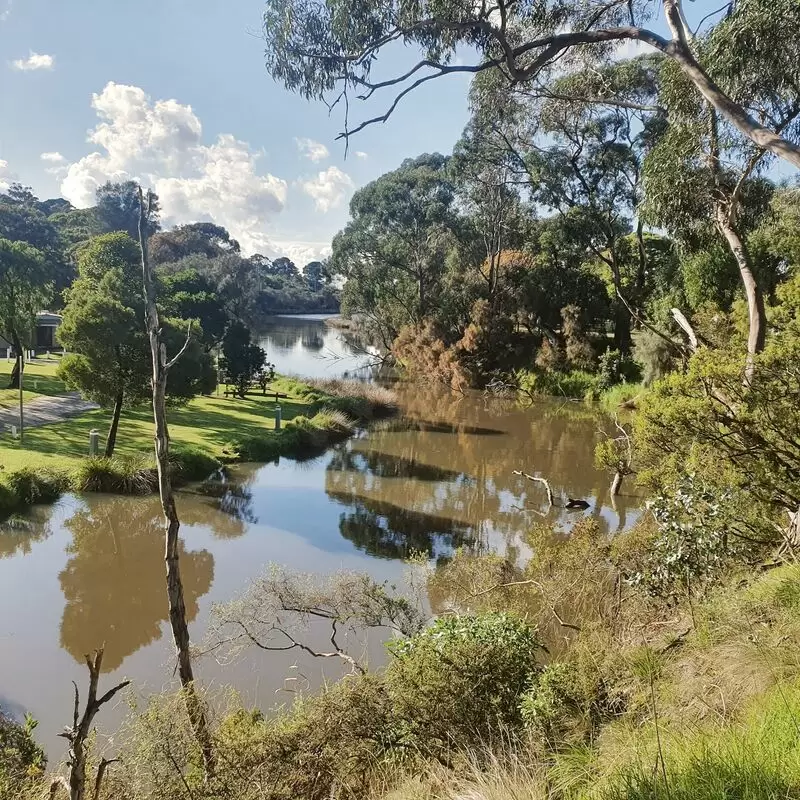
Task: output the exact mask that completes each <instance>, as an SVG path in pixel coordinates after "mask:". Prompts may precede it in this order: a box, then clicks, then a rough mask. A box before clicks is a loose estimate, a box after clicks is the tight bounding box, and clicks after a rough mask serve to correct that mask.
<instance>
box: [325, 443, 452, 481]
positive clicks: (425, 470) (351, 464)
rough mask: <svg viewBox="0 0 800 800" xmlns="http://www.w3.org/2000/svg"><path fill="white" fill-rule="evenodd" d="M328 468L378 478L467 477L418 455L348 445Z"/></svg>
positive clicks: (428, 479)
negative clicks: (408, 455)
mask: <svg viewBox="0 0 800 800" xmlns="http://www.w3.org/2000/svg"><path fill="white" fill-rule="evenodd" d="M327 469H328V470H330V471H334V472H339V471H341V470H352V471H355V472H362V473H369V474H370V475H373V476H374V477H376V478H411V479H414V480H418V481H453V480H458V479H459V478H463V477H465V476H464V475H463V473H461V472H456V471H455V470H451V469H442V468H441V467H435V466H431V465H430V464H424V463H423V462H421V461H418V460H417V459H415V458H405V457H403V456H393V455H388V454H386V453H381V452H378V451H377V450H350V449H346V448H340V449H339V450H338V451H337V452H336V453H334V455H333V458H332V459H331V460H330V461H329V462H328V466H327Z"/></svg>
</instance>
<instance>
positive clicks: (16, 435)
mask: <svg viewBox="0 0 800 800" xmlns="http://www.w3.org/2000/svg"><path fill="white" fill-rule="evenodd" d="M11 438H12V439H18V438H19V428H17V426H16V425H12V426H11Z"/></svg>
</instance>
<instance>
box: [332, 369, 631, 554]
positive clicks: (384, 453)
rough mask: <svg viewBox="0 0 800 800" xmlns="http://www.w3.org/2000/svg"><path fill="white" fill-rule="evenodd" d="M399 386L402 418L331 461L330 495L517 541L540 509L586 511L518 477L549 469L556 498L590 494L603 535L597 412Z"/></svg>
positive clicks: (569, 519)
mask: <svg viewBox="0 0 800 800" xmlns="http://www.w3.org/2000/svg"><path fill="white" fill-rule="evenodd" d="M398 391H399V392H400V393H401V406H402V409H403V416H402V417H401V418H398V419H394V420H390V421H387V422H385V423H382V424H380V425H378V426H376V427H375V428H373V429H371V430H370V432H369V435H368V436H367V437H366V438H365V439H363V440H357V441H353V442H350V443H348V444H347V445H346V446H345V447H343V448H341V449H340V450H339V451H338V452H337V453H336V454H335V455H334V456H333V457H332V458H331V460H330V462H329V464H328V468H327V472H326V491H327V492H328V493H329V494H333V495H339V496H350V497H351V498H353V502H354V504H355V503H361V502H365V501H369V502H383V503H390V504H392V505H393V506H395V507H398V508H402V509H409V510H410V511H411V512H413V513H422V514H426V515H428V516H431V517H435V518H437V519H446V520H453V521H454V522H455V523H457V524H461V525H463V526H468V527H470V528H471V529H472V530H474V531H475V532H476V535H477V533H478V532H480V533H481V539H482V541H483V534H484V533H487V534H492V535H499V536H502V537H503V539H504V540H505V544H506V546H507V547H514V546H516V545H517V544H519V536H520V534H521V533H522V532H523V531H524V530H526V528H527V527H529V526H530V525H531V524H532V523H534V522H537V521H540V520H541V519H542V517H540V516H538V515H537V514H536V513H535V512H539V514H542V515H544V516H546V518H547V519H548V520H550V521H552V522H553V523H555V524H559V525H562V526H564V527H565V528H569V527H571V525H572V524H573V523H574V522H575V521H576V520H577V519H579V518H580V517H581V516H582V514H581V513H580V512H578V513H575V512H568V511H566V510H565V509H564V508H558V507H553V508H548V503H547V495H546V493H545V492H544V490H543V489H542V488H541V486H539V485H538V484H535V483H532V482H530V481H527V480H525V479H524V478H521V477H519V476H515V475H514V474H513V473H514V470H520V469H522V470H523V471H527V472H531V473H537V474H541V475H543V476H546V477H547V479H548V480H549V481H550V483H551V485H552V487H553V490H554V492H555V494H556V495H557V497H562V498H566V497H574V498H580V499H584V498H585V499H587V500H588V501H589V503H590V507H591V509H592V510H591V512H590V513H593V514H594V515H595V516H596V517H598V523H599V524H600V525H601V528H602V529H603V530H604V532H605V529H606V528H607V527H608V522H607V519H606V518H604V517H601V514H602V513H606V515H607V517H608V518H610V519H613V517H614V514H613V512H611V513H609V512H604V509H605V508H607V507H608V502H609V495H608V476H606V475H605V474H604V473H603V472H602V471H599V470H597V469H595V466H594V444H595V441H596V438H597V436H598V427H599V426H600V425H602V424H604V420H603V419H602V418H601V417H599V416H598V415H597V414H596V413H594V412H593V411H591V410H590V409H587V408H586V407H584V406H581V407H580V408H577V409H572V408H571V407H567V408H561V407H560V406H558V405H557V404H553V403H549V404H548V403H541V404H536V405H534V406H532V407H530V408H521V407H520V406H519V405H518V404H516V403H514V402H510V401H508V400H497V399H494V398H485V397H483V396H481V395H468V396H466V397H459V396H456V395H453V394H451V393H445V392H442V391H441V390H440V389H438V388H429V387H424V386H419V385H414V386H413V387H407V386H406V387H404V386H399V387H398ZM609 426H613V423H612V422H611V421H609ZM625 502H626V501H625V499H624V498H620V502H619V503H618V504H617V513H618V518H621V519H622V520H624V519H625V516H624V514H625ZM628 502H631V500H628ZM633 502H634V503H636V502H637V501H636V500H635V499H633ZM359 521H360V522H361V521H362V520H361V519H360V518H359ZM399 530H400V531H401V532H402V529H399Z"/></svg>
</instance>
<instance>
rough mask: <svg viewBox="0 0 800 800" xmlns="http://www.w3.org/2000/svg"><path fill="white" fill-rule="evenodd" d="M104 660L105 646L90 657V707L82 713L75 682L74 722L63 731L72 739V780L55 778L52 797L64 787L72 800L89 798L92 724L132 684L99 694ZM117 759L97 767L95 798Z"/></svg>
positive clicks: (121, 685)
mask: <svg viewBox="0 0 800 800" xmlns="http://www.w3.org/2000/svg"><path fill="white" fill-rule="evenodd" d="M102 663H103V648H102V647H101V648H100V649H99V650H95V651H94V653H93V654H92V655H87V656H86V666H87V667H88V668H89V693H88V694H87V696H86V706H85V707H84V709H83V714H82V715H81V713H80V693H79V692H78V684H76V683H75V682H74V681H73V683H72V685H73V686H74V687H75V707H74V710H73V714H72V725H71V726H70V727H68V728H66V729H65V731H64V733H61V734H59V736H63V737H64V738H65V739H67V741H69V758H68V760H67V765H68V766H69V779H68V780H67V779H66V778H64V777H58V778H54V779H53V781H52V783H51V784H50V798H51V800H52V798H54V797H55V796H56V794H57V793H58V790H59V789H64V790H65V791H66V792H67V793H68V794H69V798H70V800H86V798H87V794H86V766H87V765H86V761H87V757H88V743H89V735H90V734H91V732H92V723H93V722H94V718H95V716H96V715H97V712H98V711H99V710H100V709H101V708H102V706H104V705H105V704H106V703H108V702H109V701H110V700H112V699H113V697H114V696H115V695H116V694H117V692H120V691H121V690H122V689H124V688H125V687H126V686H128V685H129V684H130V681H122V683H118V684H117V685H116V686H115V687H114V688H113V689H109V690H108V691H107V692H106V693H105V694H104V695H103V696H102V697H100V698H98V697H97V684H98V682H99V680H100V667H101V665H102ZM116 760H117V759H115V758H113V759H106V758H103V759H102V760H101V761H100V765H99V766H98V768H97V775H96V777H95V782H94V791H93V794H92V798H93V800H98V798H99V797H100V790H101V788H102V785H103V777H104V775H105V772H106V769H108V766H109V765H110V764H113V763H114V762H115V761H116Z"/></svg>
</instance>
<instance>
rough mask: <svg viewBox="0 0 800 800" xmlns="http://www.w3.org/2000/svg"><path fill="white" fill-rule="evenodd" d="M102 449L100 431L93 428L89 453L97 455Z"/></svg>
mask: <svg viewBox="0 0 800 800" xmlns="http://www.w3.org/2000/svg"><path fill="white" fill-rule="evenodd" d="M99 449H100V431H98V430H96V429H92V430H90V431H89V455H90V456H96V455H97V453H98V451H99Z"/></svg>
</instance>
